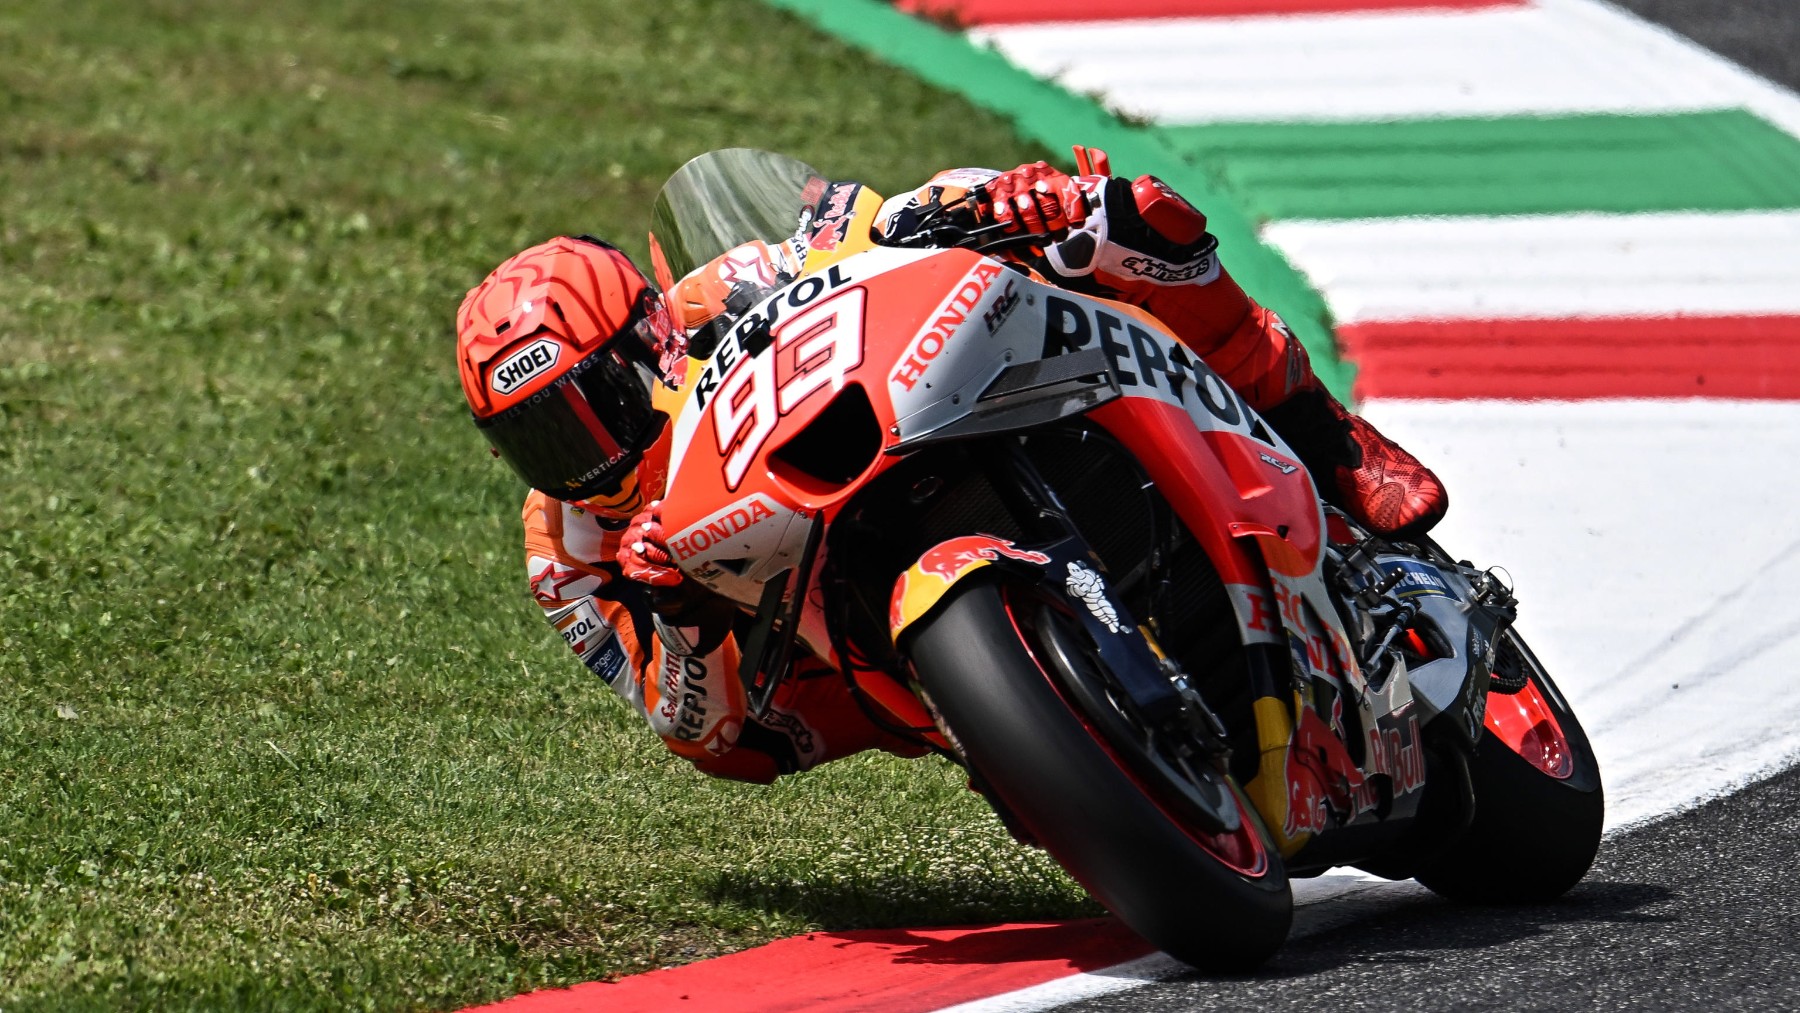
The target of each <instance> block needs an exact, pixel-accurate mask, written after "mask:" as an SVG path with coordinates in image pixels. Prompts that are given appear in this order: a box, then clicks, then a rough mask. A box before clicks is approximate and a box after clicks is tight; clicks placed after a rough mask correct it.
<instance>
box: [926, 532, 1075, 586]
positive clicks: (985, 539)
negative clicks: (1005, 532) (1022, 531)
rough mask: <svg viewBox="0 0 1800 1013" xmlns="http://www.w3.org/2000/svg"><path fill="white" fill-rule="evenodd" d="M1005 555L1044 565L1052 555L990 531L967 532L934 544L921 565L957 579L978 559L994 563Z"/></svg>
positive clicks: (932, 571) (930, 570) (946, 576)
mask: <svg viewBox="0 0 1800 1013" xmlns="http://www.w3.org/2000/svg"><path fill="white" fill-rule="evenodd" d="M1001 556H1006V557H1008V558H1009V559H1017V560H1020V561H1022V562H1026V563H1038V564H1040V565H1041V564H1044V563H1048V562H1050V557H1049V556H1046V555H1044V554H1043V553H1041V552H1032V551H1030V550H1027V549H1015V548H1013V543H1011V542H1009V541H1007V540H1006V539H1004V538H994V537H992V536H990V535H964V536H963V537H961V538H952V539H950V540H949V541H947V542H942V543H940V544H938V545H937V546H934V547H933V548H932V550H931V551H930V552H927V553H926V554H925V555H924V556H923V557H921V558H920V559H919V569H920V570H922V571H924V572H926V573H929V574H933V575H935V576H938V577H942V578H944V580H946V581H955V580H956V578H957V576H958V575H960V574H961V573H962V571H963V570H965V569H967V568H968V567H969V566H971V565H973V564H974V563H976V562H986V563H992V562H994V561H996V560H998V559H999V558H1000V557H1001Z"/></svg>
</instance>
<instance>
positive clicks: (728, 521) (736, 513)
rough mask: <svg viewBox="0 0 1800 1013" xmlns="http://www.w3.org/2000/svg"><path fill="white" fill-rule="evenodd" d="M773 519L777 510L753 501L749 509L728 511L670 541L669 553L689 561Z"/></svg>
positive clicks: (756, 500)
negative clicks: (734, 536)
mask: <svg viewBox="0 0 1800 1013" xmlns="http://www.w3.org/2000/svg"><path fill="white" fill-rule="evenodd" d="M773 516H775V511H774V510H772V509H770V507H769V504H767V503H765V502H763V500H762V499H761V498H760V497H759V498H756V499H752V500H751V501H750V504H749V505H748V506H741V507H737V508H735V509H732V510H727V511H726V512H725V513H723V514H720V515H719V516H717V517H715V518H713V519H712V520H710V521H707V522H706V523H705V524H704V525H703V526H701V527H697V528H694V529H693V530H692V531H689V532H687V533H686V534H684V535H682V536H681V537H680V538H677V539H675V540H674V541H673V542H670V543H669V550H670V551H672V552H674V553H675V558H676V559H688V558H690V557H692V556H693V555H694V554H695V553H698V552H705V551H706V550H707V549H710V548H712V547H713V546H714V545H717V544H719V543H720V542H722V541H724V540H726V539H727V538H730V537H732V536H733V535H741V534H743V533H744V532H745V531H748V530H749V529H751V528H753V527H755V526H756V525H757V524H760V523H761V522H763V521H766V520H768V519H769V518H771V517H773Z"/></svg>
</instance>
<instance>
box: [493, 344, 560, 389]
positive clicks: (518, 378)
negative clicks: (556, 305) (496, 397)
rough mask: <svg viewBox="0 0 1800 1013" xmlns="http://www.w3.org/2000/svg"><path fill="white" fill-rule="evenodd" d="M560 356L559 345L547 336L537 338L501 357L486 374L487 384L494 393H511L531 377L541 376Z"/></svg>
mask: <svg viewBox="0 0 1800 1013" xmlns="http://www.w3.org/2000/svg"><path fill="white" fill-rule="evenodd" d="M561 356H562V346H561V345H559V344H557V343H556V342H554V341H551V340H550V339H549V338H539V339H537V340H536V341H533V342H532V343H531V344H529V345H526V346H525V347H524V348H521V349H519V350H518V351H516V352H514V353H512V354H511V355H509V356H507V357H506V358H504V359H501V360H500V364H499V365H498V366H495V367H494V371H493V372H492V373H489V374H488V385H489V386H491V387H493V388H494V393H496V394H511V393H512V392H513V391H515V390H518V389H519V388H520V387H523V386H525V385H526V384H527V383H529V382H531V380H532V379H533V378H535V377H538V376H542V375H543V374H544V371H545V370H547V369H549V368H550V367H551V366H554V365H556V360H557V359H558V358H560V357H561Z"/></svg>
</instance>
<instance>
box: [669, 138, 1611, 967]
mask: <svg viewBox="0 0 1800 1013" xmlns="http://www.w3.org/2000/svg"><path fill="white" fill-rule="evenodd" d="M1081 154H1082V153H1081V152H1078V156H1079V155H1081ZM880 203H881V198H880V196H879V195H877V194H875V193H873V192H872V191H871V190H869V189H868V188H867V187H865V186H863V185H861V184H858V183H855V182H845V181H831V180H827V179H825V178H823V177H821V176H820V175H819V174H818V173H817V172H815V171H814V170H812V169H811V168H810V167H808V166H806V165H804V164H802V163H800V162H798V161H796V160H794V159H792V158H788V157H785V156H781V155H776V154H772V153H769V152H763V151H756V150H751V149H730V150H724V151H715V152H712V153H709V154H707V155H703V156H701V157H699V158H697V159H695V160H693V161H692V162H690V163H688V164H687V165H685V166H684V167H683V168H681V169H680V170H679V171H678V172H677V173H676V174H675V175H674V176H673V177H672V178H671V179H670V180H669V181H668V183H667V184H666V185H665V186H664V188H663V190H662V192H661V194H660V195H659V196H658V198H657V201H656V204H655V206H654V210H653V216H652V218H653V228H652V235H651V242H652V259H653V260H654V261H655V264H656V269H657V272H658V274H659V275H660V276H661V277H662V280H663V284H664V286H665V287H668V285H669V284H670V282H671V281H672V280H673V279H675V278H679V277H682V276H683V275H685V274H687V273H688V272H690V271H693V270H694V269H695V268H697V267H700V266H701V265H705V264H708V263H709V262H713V261H714V258H717V257H720V256H721V255H725V256H726V257H727V258H728V260H727V261H721V262H718V264H715V269H718V268H719V267H723V268H724V273H725V274H726V275H730V274H731V273H732V272H733V270H736V269H739V268H741V273H742V274H743V275H744V276H745V277H749V276H750V275H752V274H754V273H755V272H756V271H759V270H760V271H763V272H764V275H765V276H763V277H760V278H758V279H756V283H754V284H749V283H746V284H744V285H741V286H737V287H734V288H733V289H732V293H731V297H730V298H729V299H727V300H726V303H725V305H726V306H727V308H728V309H729V310H730V312H729V313H727V314H725V315H723V316H722V317H721V319H720V320H719V321H718V322H715V323H714V324H713V325H710V326H709V327H708V328H704V329H702V331H701V332H699V333H697V334H696V335H695V338H694V343H693V345H692V346H691V347H690V353H691V354H692V355H693V356H694V358H692V359H690V369H689V373H688V383H687V384H686V385H685V386H686V388H687V389H686V391H685V395H686V397H685V402H684V407H683V408H682V409H681V411H680V413H679V414H678V416H677V417H676V419H675V420H674V433H673V441H674V443H673V446H674V450H673V459H672V466H671V474H670V478H669V483H668V490H667V493H666V495H665V498H664V502H663V518H664V524H665V527H666V528H667V530H668V531H670V532H671V539H670V541H671V546H672V549H673V552H674V554H675V555H676V557H677V560H678V563H679V565H680V566H681V568H682V569H683V570H684V572H686V573H687V574H688V575H689V576H690V577H691V578H692V579H693V580H695V581H698V582H699V583H701V584H703V585H704V586H706V587H707V588H710V589H711V590H712V591H714V592H716V593H717V594H719V595H723V596H724V597H726V598H729V599H731V600H732V601H734V602H736V603H738V604H739V605H741V606H742V607H743V608H744V609H745V610H747V611H753V612H754V614H755V616H756V617H757V619H756V622H755V625H754V628H753V630H752V631H751V633H750V634H749V635H748V636H747V637H744V638H741V639H740V643H741V644H742V645H743V665H742V670H741V674H742V677H743V680H744V685H745V686H746V688H747V691H748V694H749V704H750V708H751V712H752V713H760V712H762V711H763V710H764V709H765V708H766V707H767V705H768V702H769V701H770V699H771V698H772V696H773V691H774V688H775V687H776V686H777V685H779V684H780V683H781V681H782V680H783V679H784V678H786V677H787V675H788V673H789V672H790V670H791V669H792V667H793V662H794V660H795V658H797V657H799V656H800V655H801V652H810V653H811V654H813V655H815V656H817V657H818V658H821V659H824V660H825V661H828V662H829V663H830V664H832V665H833V666H835V667H836V668H837V669H838V670H839V671H840V672H842V673H843V677H844V679H845V680H846V682H847V684H848V687H849V689H850V692H851V693H852V694H854V696H855V698H856V699H857V701H858V702H859V703H860V704H861V706H862V707H863V709H864V710H865V711H866V712H867V713H868V714H869V716H870V717H871V718H872V719H873V720H875V721H876V722H877V723H878V724H879V725H881V726H882V727H884V728H887V729H888V730H890V731H892V732H894V733H896V734H898V735H901V736H903V737H905V738H907V739H909V740H911V741H913V742H915V743H917V744H919V745H921V746H924V747H927V748H929V749H931V750H933V751H935V752H937V753H939V754H941V755H943V756H945V757H948V758H949V759H950V760H952V761H954V762H956V763H958V764H961V765H962V766H963V767H965V768H966V769H967V772H968V775H969V778H970V780H971V782H972V784H973V785H974V786H975V787H976V788H978V789H979V790H980V791H981V792H982V793H983V795H984V796H985V797H986V798H987V800H988V801H989V802H990V803H991V804H992V806H993V808H994V809H995V811H996V812H997V813H998V815H999V816H1000V818H1001V819H1002V821H1003V822H1004V823H1005V824H1006V826H1007V827H1008V828H1009V829H1010V830H1011V831H1012V832H1013V834H1014V835H1015V836H1016V837H1018V838H1020V839H1021V840H1024V841H1027V842H1029V843H1032V844H1035V845H1037V846H1040V847H1042V848H1044V849H1045V850H1046V851H1047V852H1048V853H1049V854H1050V855H1051V856H1052V857H1054V858H1055V859H1056V861H1058V862H1059V863H1060V864H1061V865H1062V866H1063V867H1064V868H1065V869H1067V870H1068V872H1069V873H1070V874H1071V875H1072V876H1074V878H1075V879H1076V880H1078V881H1079V882H1080V883H1081V884H1082V885H1083V886H1084V887H1085V888H1086V889H1087V890H1088V892H1089V893H1091V894H1092V895H1093V896H1094V897H1095V898H1097V899H1098V900H1099V901H1100V902H1101V903H1102V904H1104V905H1105V906H1106V907H1107V908H1108V909H1110V910H1111V911H1112V912H1114V913H1115V914H1116V915H1117V916H1118V917H1119V918H1120V919H1121V920H1122V921H1124V922H1125V924H1127V925H1128V926H1130V927H1131V928H1132V929H1133V930H1135V931H1136V932H1138V933H1139V934H1141V935H1142V936H1144V937H1145V938H1146V939H1148V940H1149V941H1150V942H1151V943H1153V944H1155V945H1156V946H1157V947H1159V948H1161V949H1162V950H1164V951H1165V952H1167V953H1169V954H1171V955H1173V956H1175V957H1176V958H1178V959H1180V960H1183V961H1185V962H1187V963H1189V964H1192V965H1194V966H1197V967H1200V968H1204V969H1214V970H1241V969H1243V968H1245V967H1248V966H1251V965H1254V964H1255V963H1257V962H1259V961H1261V960H1263V959H1265V958H1266V957H1268V956H1269V955H1270V954H1272V953H1273V952H1274V951H1275V950H1276V949H1278V948H1279V947H1280V945H1281V944H1282V942H1283V940H1284V939H1285V937H1286V934H1287V931H1288V927H1289V924H1290V921H1291V918H1292V909H1293V902H1292V894H1291V891H1290V887H1289V881H1290V879H1292V878H1294V877H1302V876H1312V875H1317V874H1319V873H1321V872H1323V871H1325V870H1327V869H1329V868H1331V867H1334V866H1342V865H1354V866H1357V867H1359V868H1362V869H1364V870H1368V871H1371V872H1374V873H1376V874H1379V875H1382V876H1386V877H1389V878H1396V879H1399V878H1408V877H1411V878H1416V879H1417V880H1418V881H1419V882H1421V883H1423V884H1424V885H1425V886H1427V887H1429V888H1430V889H1432V890H1434V891H1436V892H1437V893H1439V894H1441V895H1443V896H1444V897H1447V898H1450V899H1452V900H1456V901H1463V902H1473V903H1483V902H1490V903H1491V902H1521V901H1542V900H1548V899H1551V898H1554V897H1556V896H1558V895H1560V894H1562V893H1563V892H1564V891H1566V890H1568V889H1569V888H1570V887H1572V886H1573V885H1574V884H1575V883H1576V882H1578V881H1579V880H1580V879H1581V877H1582V876H1583V875H1584V874H1585V872H1586V871H1587V869H1588V866H1589V865H1590V864H1591V862H1592V860H1593V857H1594V854H1595V850H1596V848H1597V846H1598V842H1599V837H1600V830H1601V821H1602V805H1603V802H1602V791H1601V784H1600V774H1599V768H1598V765H1597V764H1596V762H1595V758H1594V753H1593V750H1592V749H1591V748H1590V746H1589V744H1588V740H1587V737H1586V736H1585V734H1584V733H1583V731H1582V728H1581V724H1580V722H1579V721H1577V720H1576V717H1575V714H1574V713H1573V711H1572V710H1571V709H1570V707H1569V705H1568V703H1567V701H1566V700H1565V699H1564V697H1563V696H1562V694H1561V693H1559V692H1558V691H1557V688H1556V685H1555V683H1554V682H1553V681H1552V680H1551V678H1550V676H1549V674H1548V673H1547V672H1546V671H1545V670H1544V667H1543V666H1542V665H1541V664H1540V663H1539V662H1538V659H1537V658H1536V656H1535V655H1533V654H1532V652H1531V649H1530V648H1529V647H1527V646H1526V644H1525V642H1524V640H1523V639H1521V638H1520V636H1519V634H1518V632H1517V631H1516V630H1515V629H1514V626H1513V621H1514V617H1515V615H1516V612H1517V603H1516V601H1515V599H1514V597H1513V594H1512V591H1511V589H1510V588H1509V586H1508V583H1507V581H1506V580H1504V579H1503V578H1502V577H1501V576H1500V574H1499V573H1498V572H1497V571H1495V570H1492V569H1486V568H1482V567H1478V566H1474V565H1471V564H1470V563H1468V562H1466V561H1459V560H1457V559H1455V558H1454V557H1452V556H1451V555H1450V554H1448V553H1446V552H1445V551H1444V550H1443V549H1442V548H1440V547H1439V546H1438V545H1437V544H1436V543H1434V542H1433V541H1431V540H1429V539H1423V538H1421V539H1417V540H1412V541H1398V540H1393V539H1384V538H1381V537H1378V536H1375V535H1373V534H1371V533H1370V532H1368V531H1367V530H1364V529H1363V528H1361V527H1359V526H1358V525H1357V523H1356V522H1355V521H1353V520H1352V519H1351V518H1349V517H1347V516H1346V515H1344V514H1343V513H1340V512H1339V511H1337V510H1335V509H1333V508H1331V507H1329V506H1326V505H1324V504H1323V503H1322V502H1321V500H1320V498H1319V496H1318V493H1317V490H1316V489H1315V487H1314V485H1313V482H1312V479H1311V478H1310V477H1309V475H1308V473H1307V470H1306V468H1305V467H1303V466H1302V465H1301V462H1300V461H1299V459H1298V457H1296V455H1295V454H1294V452H1293V450H1292V449H1290V448H1289V447H1288V445H1287V444H1286V443H1284V442H1283V441H1282V439H1281V437H1280V435H1279V434H1277V433H1276V432H1275V431H1274V430H1273V429H1272V428H1270V427H1269V426H1268V425H1267V424H1265V423H1264V422H1263V420H1262V419H1261V418H1259V417H1258V416H1257V414H1256V412H1254V411H1253V410H1251V408H1250V407H1249V405H1247V404H1246V403H1245V402H1244V400H1243V399H1242V398H1241V397H1239V396H1238V395H1237V394H1236V393H1235V392H1234V391H1232V389H1231V388H1230V387H1229V386H1227V385H1226V384H1225V383H1224V382H1223V381H1221V380H1220V379H1219V377H1218V376H1217V375H1216V374H1215V373H1214V372H1213V371H1212V370H1211V369H1209V368H1207V365H1206V364H1205V363H1204V362H1202V361H1200V360H1199V359H1198V358H1197V357H1196V356H1194V355H1193V354H1192V353H1191V352H1189V351H1188V350H1187V349H1186V348H1185V347H1184V346H1183V345H1182V343H1181V342H1180V341H1178V340H1177V339H1176V338H1175V337H1174V336H1173V335H1172V334H1171V332H1170V331H1169V329H1168V328H1167V327H1165V326H1164V325H1163V324H1162V323H1160V322H1159V321H1158V320H1156V319H1155V318H1154V317H1153V316H1151V315H1149V314H1147V313H1145V312H1144V311H1143V310H1140V309H1138V308H1136V307H1133V306H1129V305H1125V304H1122V303H1118V302H1113V301H1109V300H1106V299H1103V298H1097V297H1093V296H1087V295H1081V294H1077V293H1074V292H1071V291H1068V290H1065V289H1062V288H1059V287H1056V286H1055V285H1052V284H1049V283H1048V282H1046V281H1045V280H1044V278H1042V277H1041V276H1039V275H1037V274H1035V273H1033V272H1032V271H1031V270H1029V269H1028V268H1025V267H1022V266H1019V265H1017V264H1014V263H1010V262H1008V261H1007V260H1004V259H1000V258H997V257H995V256H991V255H989V254H992V253H995V252H997V250H996V237H995V236H994V235H993V234H992V230H991V228H988V229H984V228H982V227H980V226H978V225H973V224H970V223H969V220H968V218H967V216H963V217H962V218H958V216H955V215H951V214H947V213H946V214H941V215H937V216H936V217H935V218H934V219H932V220H930V221H926V222H922V223H921V224H922V228H921V229H919V230H918V231H917V232H916V233H915V234H914V235H913V236H912V237H911V238H910V239H903V240H901V241H900V242H899V243H898V244H895V243H892V242H889V243H878V242H877V241H876V240H875V239H874V238H873V235H874V230H873V228H872V225H873V222H874V220H875V217H876V210H877V208H878V206H879V205H880ZM937 210H939V211H941V210H943V209H937ZM934 213H935V212H934ZM927 217H930V216H929V215H928V216H927ZM1002 242H1004V240H1002ZM746 243H751V244H761V246H760V247H759V248H760V249H763V250H773V251H777V252H778V253H779V256H778V257H776V258H775V259H776V260H777V261H778V262H779V263H784V264H787V265H788V268H787V269H785V270H779V271H776V272H773V273H771V272H770V271H769V269H767V268H757V267H755V266H754V264H752V263H751V262H750V260H748V259H747V260H745V261H744V262H743V263H742V264H737V265H736V267H735V268H734V267H733V264H732V263H730V262H728V261H729V258H730V257H732V256H735V254H733V253H732V251H734V250H738V249H740V248H741V247H742V245H743V244H746Z"/></svg>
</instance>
